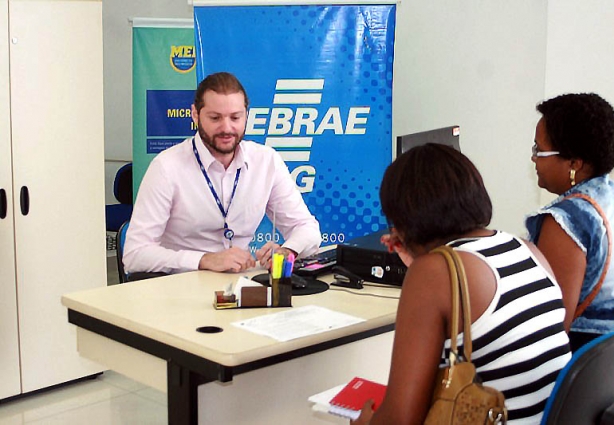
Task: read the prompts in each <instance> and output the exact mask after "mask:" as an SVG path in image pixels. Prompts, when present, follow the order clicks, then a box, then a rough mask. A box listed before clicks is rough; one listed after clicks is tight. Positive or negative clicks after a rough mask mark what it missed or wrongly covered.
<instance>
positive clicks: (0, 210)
mask: <svg viewBox="0 0 614 425" xmlns="http://www.w3.org/2000/svg"><path fill="white" fill-rule="evenodd" d="M6 209H7V204H6V190H4V189H0V220H2V219H4V218H6Z"/></svg>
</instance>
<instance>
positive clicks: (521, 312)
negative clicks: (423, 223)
mask: <svg viewBox="0 0 614 425" xmlns="http://www.w3.org/2000/svg"><path fill="white" fill-rule="evenodd" d="M449 245H450V246H452V247H454V248H455V249H457V250H458V251H466V252H471V253H473V254H475V255H477V256H478V257H480V258H481V259H483V260H484V261H485V262H486V264H487V265H488V266H490V268H491V269H492V270H493V272H494V274H495V276H496V278H497V289H496V292H495V295H494V297H493V300H492V301H491V303H490V305H489V306H488V308H487V309H486V311H485V312H484V314H482V316H480V317H479V318H478V319H477V320H476V321H475V322H474V323H473V324H472V325H471V335H472V340H473V355H472V361H473V363H474V364H475V366H476V368H477V372H478V374H479V376H480V377H481V378H482V381H483V383H484V385H488V386H491V387H494V388H496V389H498V390H500V391H502V392H503V394H504V395H505V404H506V406H507V408H508V412H509V423H510V424H514V425H519V424H539V422H540V419H541V416H542V412H543V410H544V406H545V404H546V400H547V398H548V396H549V395H550V393H551V391H552V387H553V386H554V381H555V380H556V377H557V374H558V372H559V371H560V370H561V369H562V368H563V367H564V366H565V364H566V363H567V362H568V361H569V359H570V358H571V354H570V351H569V344H568V343H569V340H568V338H567V334H566V333H565V330H564V327H563V320H564V318H565V309H564V307H563V302H562V299H561V290H560V288H559V286H558V285H557V284H556V281H555V280H554V278H553V277H552V276H551V275H550V274H549V273H548V272H547V271H546V270H545V269H544V268H543V267H542V266H541V265H539V263H538V261H537V260H536V259H535V257H534V256H533V253H532V252H531V250H530V249H529V248H528V247H527V246H526V245H525V244H524V242H522V241H521V240H519V239H517V238H516V237H514V236H512V235H510V234H507V233H504V232H497V233H496V234H495V235H493V236H489V237H480V238H470V239H459V240H456V241H453V242H450V243H449ZM458 344H459V346H460V345H461V344H462V334H461V335H459V338H458ZM449 348H450V340H449V339H448V340H446V343H445V350H444V358H446V359H447V354H448V352H449ZM461 352H462V351H461Z"/></svg>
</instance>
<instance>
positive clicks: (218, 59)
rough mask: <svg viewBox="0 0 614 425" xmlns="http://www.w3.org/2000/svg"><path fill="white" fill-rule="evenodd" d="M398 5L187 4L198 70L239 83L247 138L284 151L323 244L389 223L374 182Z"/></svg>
mask: <svg viewBox="0 0 614 425" xmlns="http://www.w3.org/2000/svg"><path fill="white" fill-rule="evenodd" d="M395 13H396V6H395V5H394V4H384V5H382V4H378V5H336V6H335V5H332V6H322V5H304V6H283V5H282V6H203V7H195V8H194V17H195V30H196V31H195V33H196V34H195V36H196V46H195V47H196V73H197V79H198V80H199V81H200V80H202V79H203V78H204V77H205V76H206V75H208V74H211V73H213V72H219V71H228V72H231V73H233V74H235V75H236V76H237V77H238V78H239V80H240V81H241V82H242V83H243V85H244V86H245V89H246V90H247V94H248V96H249V100H250V108H249V117H248V122H247V128H246V135H245V138H246V139H247V140H254V141H257V142H259V143H263V144H266V145H269V146H272V147H273V148H275V149H276V150H277V151H278V152H279V153H280V154H281V156H282V158H284V160H285V161H286V164H287V165H288V168H289V170H290V172H291V174H292V177H293V178H294V179H295V180H296V185H297V187H298V189H299V190H300V191H301V192H302V194H303V197H304V199H305V202H306V203H307V206H308V207H309V209H310V211H311V212H312V213H313V214H314V215H315V216H316V218H317V219H318V221H319V222H320V226H321V230H322V234H323V245H329V244H335V243H342V242H344V241H347V240H349V239H351V238H354V237H357V236H363V235H365V234H369V233H372V232H375V231H377V230H380V229H381V228H383V227H385V226H386V225H387V223H386V220H385V218H384V217H383V215H382V213H381V206H380V203H379V185H380V182H381V179H382V176H383V172H384V170H385V168H386V166H388V164H390V162H391V160H392V134H391V132H392V69H393V58H394V28H395ZM269 229H270V224H263V225H262V226H261V228H260V229H259V232H258V234H257V235H256V236H255V240H254V242H255V244H256V245H260V244H261V243H262V242H265V241H266V240H267V234H268V232H269Z"/></svg>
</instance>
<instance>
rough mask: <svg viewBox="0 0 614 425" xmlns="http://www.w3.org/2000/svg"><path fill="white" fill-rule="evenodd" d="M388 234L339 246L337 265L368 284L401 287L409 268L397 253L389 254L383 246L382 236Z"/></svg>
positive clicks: (372, 235)
mask: <svg viewBox="0 0 614 425" xmlns="http://www.w3.org/2000/svg"><path fill="white" fill-rule="evenodd" d="M388 232H389V231H388V229H384V230H380V231H379V232H375V233H372V234H369V235H366V236H360V237H357V238H354V239H350V240H349V241H347V242H345V243H343V244H339V245H337V265H338V266H342V267H345V268H346V269H348V270H349V271H351V272H352V273H354V274H356V275H358V276H360V277H361V278H363V279H364V280H365V281H367V282H374V283H384V284H388V285H398V286H401V285H402V284H403V279H404V278H405V272H406V271H407V267H406V266H405V264H403V262H402V261H401V258H400V257H399V255H398V254H397V253H396V252H393V253H390V252H388V249H387V248H386V246H385V245H382V244H381V242H380V239H381V237H382V235H384V234H386V233H388Z"/></svg>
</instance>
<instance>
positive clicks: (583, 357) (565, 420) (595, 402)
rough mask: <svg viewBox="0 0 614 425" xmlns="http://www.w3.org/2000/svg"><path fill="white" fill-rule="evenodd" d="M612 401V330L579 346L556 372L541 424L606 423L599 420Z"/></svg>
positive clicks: (613, 401) (575, 424)
mask: <svg viewBox="0 0 614 425" xmlns="http://www.w3.org/2000/svg"><path fill="white" fill-rule="evenodd" d="M613 403H614V332H611V333H608V334H605V335H603V336H601V337H599V338H597V339H595V340H593V341H591V342H589V343H587V344H586V345H584V346H583V347H581V348H580V349H579V350H578V351H576V352H575V353H574V355H573V357H572V358H571V360H570V361H569V363H568V364H567V365H566V366H565V367H564V368H563V369H562V370H561V372H559V375H558V377H557V379H556V382H555V384H554V388H553V390H552V394H551V395H550V397H549V398H548V401H547V403H546V407H545V409H544V416H543V418H542V422H541V423H542V424H543V425H554V424H556V425H567V424H569V425H572V424H573V425H584V424H586V425H589V424H590V425H592V424H597V425H599V424H601V423H605V422H600V421H601V419H602V417H604V416H605V415H604V412H605V411H606V410H607V409H608V407H610V406H611V405H612V404H613ZM604 419H605V418H604Z"/></svg>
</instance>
